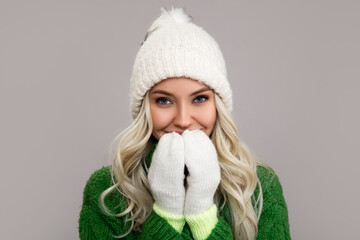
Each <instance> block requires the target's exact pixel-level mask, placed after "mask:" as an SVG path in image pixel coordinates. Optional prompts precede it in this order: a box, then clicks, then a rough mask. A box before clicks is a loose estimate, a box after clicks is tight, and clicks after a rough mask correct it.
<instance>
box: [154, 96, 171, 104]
mask: <svg viewBox="0 0 360 240" xmlns="http://www.w3.org/2000/svg"><path fill="white" fill-rule="evenodd" d="M156 102H157V103H159V104H161V105H167V104H171V101H170V100H169V99H168V98H165V97H159V98H157V99H156Z"/></svg>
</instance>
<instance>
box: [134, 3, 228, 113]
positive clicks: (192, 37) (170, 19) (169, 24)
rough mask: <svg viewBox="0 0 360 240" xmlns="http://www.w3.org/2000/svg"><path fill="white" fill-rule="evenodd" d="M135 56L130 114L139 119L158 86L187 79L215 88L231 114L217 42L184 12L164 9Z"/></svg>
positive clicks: (177, 9) (224, 71)
mask: <svg viewBox="0 0 360 240" xmlns="http://www.w3.org/2000/svg"><path fill="white" fill-rule="evenodd" d="M161 10H162V13H161V16H160V17H159V18H158V19H156V20H155V21H154V23H153V24H152V25H151V27H150V29H149V30H148V32H147V34H146V37H145V40H144V42H143V43H142V46H141V47H140V50H139V52H138V53H137V55H136V58H135V63H134V67H133V72H132V76H131V79H130V111H131V115H132V117H133V118H136V116H137V115H138V113H139V111H140V107H141V104H142V101H143V98H144V95H145V94H146V92H147V91H148V90H150V89H151V88H152V87H153V86H154V85H155V84H157V83H159V82H160V81H162V80H164V79H167V78H173V77H187V78H191V79H193V80H197V81H199V82H200V83H204V84H206V85H207V86H209V87H210V88H212V89H213V90H214V91H215V92H216V93H217V94H218V95H219V96H220V97H221V99H222V101H223V102H224V104H225V106H226V108H227V109H228V111H229V112H231V111H232V93H231V88H230V85H229V82H228V80H227V73H226V66H225V60H224V57H223V55H222V53H221V51H220V48H219V46H218V44H217V43H216V41H215V40H214V38H212V37H211V36H210V35H209V34H208V33H207V32H206V31H205V30H203V29H202V28H201V27H199V26H197V25H195V24H194V23H192V22H191V18H190V16H188V15H186V14H185V13H184V10H183V9H182V8H172V9H171V10H166V9H161Z"/></svg>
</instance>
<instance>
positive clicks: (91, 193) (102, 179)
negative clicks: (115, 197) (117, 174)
mask: <svg viewBox="0 0 360 240" xmlns="http://www.w3.org/2000/svg"><path fill="white" fill-rule="evenodd" d="M112 185H113V184H112V180H111V166H106V167H102V168H100V169H98V170H96V171H95V172H94V173H93V174H91V176H90V177H89V179H88V180H87V182H86V185H85V188H84V201H96V202H98V200H99V198H100V195H101V194H102V193H103V192H104V191H105V190H106V189H108V188H109V187H110V186H112Z"/></svg>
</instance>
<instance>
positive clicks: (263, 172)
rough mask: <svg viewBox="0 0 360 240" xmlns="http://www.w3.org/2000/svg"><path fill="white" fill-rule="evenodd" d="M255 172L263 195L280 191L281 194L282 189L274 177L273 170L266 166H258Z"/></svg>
mask: <svg viewBox="0 0 360 240" xmlns="http://www.w3.org/2000/svg"><path fill="white" fill-rule="evenodd" d="M256 172H257V176H258V178H259V181H260V184H261V188H262V191H263V193H265V192H269V191H270V192H273V191H280V192H281V194H282V187H281V184H280V181H279V177H278V176H277V175H276V173H275V171H274V169H272V168H271V167H269V166H266V165H258V166H257V169H256Z"/></svg>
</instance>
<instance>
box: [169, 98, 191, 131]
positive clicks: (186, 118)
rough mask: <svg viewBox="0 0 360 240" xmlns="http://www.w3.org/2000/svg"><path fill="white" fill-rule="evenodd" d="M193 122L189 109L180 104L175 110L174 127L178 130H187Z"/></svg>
mask: <svg viewBox="0 0 360 240" xmlns="http://www.w3.org/2000/svg"><path fill="white" fill-rule="evenodd" d="M192 122H193V118H192V114H191V111H190V108H189V107H188V106H186V104H180V105H179V106H178V108H177V109H176V116H175V118H174V121H173V123H174V125H175V126H176V127H178V128H180V129H188V128H189V127H190V125H191V124H192Z"/></svg>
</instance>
